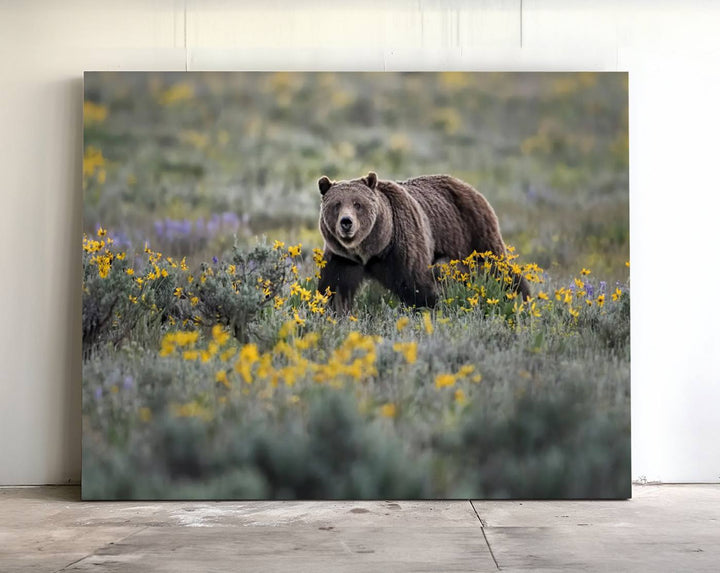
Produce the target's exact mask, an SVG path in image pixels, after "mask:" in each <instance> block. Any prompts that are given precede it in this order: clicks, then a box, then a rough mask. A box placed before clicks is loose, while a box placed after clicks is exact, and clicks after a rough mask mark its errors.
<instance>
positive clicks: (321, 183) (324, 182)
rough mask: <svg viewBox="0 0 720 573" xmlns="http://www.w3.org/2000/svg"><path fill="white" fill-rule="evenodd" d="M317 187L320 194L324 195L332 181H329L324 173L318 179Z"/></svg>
mask: <svg viewBox="0 0 720 573" xmlns="http://www.w3.org/2000/svg"><path fill="white" fill-rule="evenodd" d="M318 187H319V188H320V195H325V193H327V190H328V189H330V187H332V181H330V179H328V178H327V176H326V175H323V176H322V177H320V179H318Z"/></svg>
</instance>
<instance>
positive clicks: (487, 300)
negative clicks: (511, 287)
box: [485, 298, 500, 304]
mask: <svg viewBox="0 0 720 573" xmlns="http://www.w3.org/2000/svg"><path fill="white" fill-rule="evenodd" d="M485 302H486V303H488V304H497V303H499V302H500V299H497V298H486V299H485Z"/></svg>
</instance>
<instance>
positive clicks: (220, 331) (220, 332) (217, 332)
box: [212, 324, 230, 346]
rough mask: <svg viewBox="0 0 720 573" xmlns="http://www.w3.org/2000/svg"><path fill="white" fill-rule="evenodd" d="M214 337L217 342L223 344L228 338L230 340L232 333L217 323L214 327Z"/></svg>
mask: <svg viewBox="0 0 720 573" xmlns="http://www.w3.org/2000/svg"><path fill="white" fill-rule="evenodd" d="M212 337H213V340H214V341H215V342H216V343H217V344H219V345H220V346H223V345H224V344H225V343H226V342H227V341H228V340H230V333H229V332H227V331H226V330H225V329H224V328H223V327H222V325H220V324H216V325H215V326H213V327H212Z"/></svg>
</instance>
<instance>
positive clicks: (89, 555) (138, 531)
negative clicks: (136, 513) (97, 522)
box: [55, 525, 150, 573]
mask: <svg viewBox="0 0 720 573" xmlns="http://www.w3.org/2000/svg"><path fill="white" fill-rule="evenodd" d="M148 527H150V526H149V525H146V526H145V527H140V528H139V529H138V530H137V531H133V532H132V533H130V534H128V535H126V536H125V537H121V538H120V539H118V540H117V541H112V542H111V543H112V544H117V543H122V542H123V541H125V540H126V539H129V538H131V537H132V536H133V535H137V534H138V533H140V532H142V531H145V530H146V529H147V528H148ZM108 545H110V543H105V544H104V545H101V546H100V547H96V548H95V549H94V550H93V551H92V552H90V553H88V554H87V555H85V556H83V557H81V558H80V559H76V560H75V561H73V562H72V563H68V564H67V565H65V566H64V567H61V568H60V569H57V570H55V573H62V571H66V570H67V568H68V567H72V566H73V565H77V564H78V563H80V562H81V561H85V559H87V558H88V557H92V556H93V555H95V554H96V553H97V552H98V549H102V548H103V547H106V546H108Z"/></svg>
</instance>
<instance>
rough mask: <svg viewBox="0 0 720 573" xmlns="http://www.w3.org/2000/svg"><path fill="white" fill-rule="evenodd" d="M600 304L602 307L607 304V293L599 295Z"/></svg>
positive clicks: (598, 301)
mask: <svg viewBox="0 0 720 573" xmlns="http://www.w3.org/2000/svg"><path fill="white" fill-rule="evenodd" d="M597 303H598V306H600V307H602V306H603V305H604V304H605V295H604V294H601V295H598V297H597Z"/></svg>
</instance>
